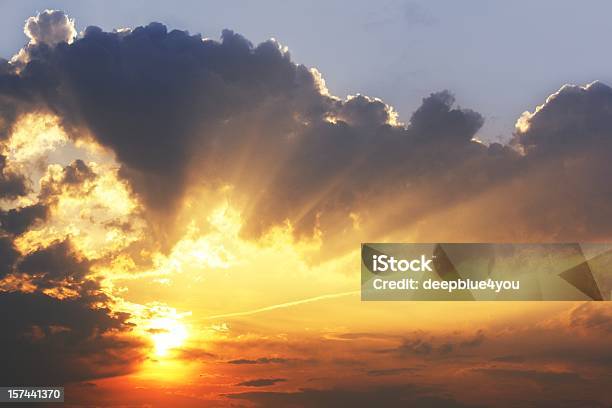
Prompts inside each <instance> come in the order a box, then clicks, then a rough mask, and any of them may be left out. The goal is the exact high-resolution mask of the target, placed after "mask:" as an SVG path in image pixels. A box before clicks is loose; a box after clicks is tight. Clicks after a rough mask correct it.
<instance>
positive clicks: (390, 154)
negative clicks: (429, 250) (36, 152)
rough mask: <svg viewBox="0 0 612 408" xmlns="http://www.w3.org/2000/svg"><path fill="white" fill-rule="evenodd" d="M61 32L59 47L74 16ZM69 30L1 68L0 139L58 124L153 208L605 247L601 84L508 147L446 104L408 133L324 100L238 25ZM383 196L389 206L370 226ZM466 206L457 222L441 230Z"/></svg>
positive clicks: (372, 102)
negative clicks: (210, 208)
mask: <svg viewBox="0 0 612 408" xmlns="http://www.w3.org/2000/svg"><path fill="white" fill-rule="evenodd" d="M45 18H46V17H45ZM54 19H57V22H56V23H53V22H54V21H55V20H54ZM54 19H51V20H49V21H51V23H52V24H58V29H57V32H59V33H64V34H65V33H66V31H65V28H66V24H67V23H66V21H68V20H67V19H61V18H59V17H54ZM39 20H41V17H39ZM51 31H52V32H56V31H53V30H51ZM62 35H63V34H62ZM62 35H59V36H58V40H57V41H55V40H53V41H51V40H48V41H42V40H41V41H35V43H34V44H29V45H28V47H27V49H26V52H27V61H29V63H28V64H27V65H25V66H23V67H22V68H21V70H20V71H19V70H17V71H19V72H18V73H17V72H16V71H15V72H11V70H10V67H9V68H4V73H3V74H2V75H0V102H1V103H4V104H5V105H6V106H7V109H6V110H5V109H3V110H2V111H3V112H4V111H6V112H8V113H6V114H4V115H5V120H4V122H5V123H6V124H5V125H3V127H4V128H6V129H8V130H5V132H10V126H11V125H10V124H11V123H12V120H13V119H11V118H14V117H15V115H17V114H18V113H19V112H24V111H27V110H32V109H36V110H43V109H46V110H48V111H51V112H53V113H55V114H57V115H59V116H60V118H61V120H62V123H63V125H64V127H65V129H66V130H67V131H68V133H69V134H70V135H71V137H73V138H79V137H82V135H92V136H93V137H94V138H95V139H96V140H97V141H99V142H100V143H101V144H102V145H104V146H106V147H109V148H111V149H112V150H113V151H114V152H115V153H116V156H117V158H118V160H119V161H120V163H121V165H122V168H121V175H122V176H123V177H124V178H126V179H127V180H129V181H130V184H131V186H132V188H133V189H134V191H135V192H136V193H137V194H138V195H139V196H140V197H141V198H142V199H143V201H144V203H145V205H146V207H147V208H148V209H150V210H152V211H153V212H155V213H161V214H164V215H168V214H173V213H175V212H176V210H177V208H178V207H179V205H180V203H181V200H182V199H183V197H184V196H185V195H186V194H188V193H189V192H190V188H192V187H193V188H195V187H194V186H197V187H198V188H201V187H204V188H206V187H209V188H215V187H216V186H220V185H227V184H230V185H233V186H234V187H235V189H234V190H233V191H235V194H236V195H237V197H238V198H237V200H236V202H240V203H244V205H243V206H242V208H241V210H242V213H241V215H242V219H243V221H244V225H243V230H242V233H243V235H244V236H248V237H259V236H261V235H262V234H263V233H265V232H266V231H268V230H269V229H270V228H271V227H274V226H277V225H284V223H285V221H289V222H290V223H291V225H292V227H293V229H294V233H295V234H296V235H297V236H312V234H313V232H314V231H315V229H318V230H319V231H322V232H323V235H324V237H334V236H337V235H338V234H336V233H339V232H342V231H347V229H348V228H351V227H353V221H354V215H355V214H357V215H362V216H363V217H367V221H369V222H370V225H369V226H366V228H369V229H366V230H365V232H364V234H371V235H376V234H379V233H380V231H387V232H389V231H393V230H401V229H402V228H404V229H406V228H408V227H410V226H412V225H415V224H417V223H418V224H419V225H424V222H425V220H427V221H428V222H431V223H432V224H433V225H432V226H431V227H424V226H423V227H420V228H424V229H425V230H424V232H423V233H422V235H423V237H428V236H433V235H434V233H435V231H439V230H441V229H445V230H449V229H450V230H451V231H450V232H449V231H446V234H447V236H451V237H453V235H452V234H451V233H452V232H455V233H456V235H462V236H463V237H464V239H465V237H466V236H467V237H477V236H480V237H483V238H485V237H486V238H489V237H492V238H495V239H502V238H504V237H508V236H511V238H512V239H517V240H519V239H522V240H525V241H529V240H532V239H538V240H542V239H543V238H544V237H545V238H546V239H548V240H576V239H599V238H605V237H607V236H610V232H611V229H612V224H610V222H609V220H612V210H611V208H612V206H610V205H608V203H609V202H610V200H611V198H612V187H609V183H606V180H607V177H608V175H609V174H610V173H611V172H612V167H611V166H612V165H611V164H610V161H609V160H608V157H609V155H610V152H611V151H612V143H610V140H611V138H610V136H609V135H610V134H611V132H610V130H612V116H611V115H610V112H611V111H612V110H611V109H610V107H611V106H612V90H611V89H610V88H609V87H607V86H606V85H603V84H601V83H595V84H593V85H590V86H588V87H576V86H565V87H563V88H562V89H561V90H560V91H559V92H558V93H556V94H555V95H553V96H551V97H550V98H549V99H548V100H547V101H546V102H545V103H544V104H543V105H542V106H541V107H540V108H538V109H537V110H536V111H535V112H534V113H532V114H524V115H523V116H522V118H521V120H520V121H519V126H518V128H517V131H516V134H515V137H514V141H513V143H512V145H511V146H504V145H501V144H496V143H493V144H491V145H484V144H482V143H479V142H477V141H475V140H474V137H475V135H476V133H477V132H478V131H479V129H480V128H481V126H482V124H483V117H482V116H481V115H480V114H479V113H477V112H475V111H473V110H470V109H465V108H461V107H458V106H457V105H456V104H455V98H454V96H453V95H452V94H451V93H450V92H448V91H442V92H437V93H432V94H431V95H429V96H427V97H426V98H424V99H423V103H422V105H421V106H420V107H419V108H418V109H417V110H416V111H415V112H414V114H413V115H412V116H411V118H410V121H409V123H407V124H406V125H403V124H399V123H397V122H396V114H395V112H394V111H393V110H392V108H391V107H389V106H388V105H386V104H385V103H384V102H383V101H381V100H379V99H375V98H370V97H367V96H364V95H357V96H353V97H349V98H347V99H346V100H341V99H338V98H336V97H333V96H331V95H329V94H328V93H327V91H326V89H325V87H324V84H323V81H322V79H321V77H320V75H319V74H318V73H317V72H316V71H314V70H309V69H307V68H306V67H304V66H302V65H297V64H295V63H294V62H292V60H291V58H290V56H289V54H288V52H286V51H285V50H284V49H283V47H281V46H280V45H279V44H278V43H277V42H275V41H272V40H271V41H267V42H264V43H261V44H259V45H256V46H254V45H253V44H251V43H250V42H249V41H248V40H247V39H245V38H244V37H242V36H240V35H238V34H236V33H234V32H232V31H229V30H225V31H223V34H222V36H221V40H220V41H213V40H203V39H202V38H201V37H200V36H198V35H189V34H188V33H186V32H183V31H177V30H174V31H168V30H167V29H166V27H165V26H164V25H162V24H159V23H152V24H149V25H148V26H145V27H137V28H135V29H133V30H128V31H121V32H104V31H103V30H101V29H100V28H97V27H89V28H87V29H86V30H85V31H84V34H83V36H81V37H80V38H78V39H76V40H75V41H74V42H72V43H70V44H69V43H68V42H69V41H70V39H69V36H67V35H65V36H63V39H62ZM14 70H15V69H13V71H14ZM494 191H496V193H495V194H493V193H492V192H494ZM487 193H489V196H487ZM13 194H16V193H13ZM487 197H488V198H487ZM502 197H511V198H512V199H503V200H502ZM381 200H382V201H384V202H385V203H391V204H392V205H390V206H389V207H390V208H385V209H384V210H386V212H384V211H380V214H378V213H376V214H374V211H373V209H378V208H379V207H380V202H381ZM487 200H488V201H487ZM461 205H463V206H467V208H466V209H465V210H466V211H465V212H466V213H469V215H470V216H469V217H468V216H464V217H461V219H460V220H459V222H461V223H463V224H464V225H462V226H458V225H455V224H458V222H457V223H453V222H449V220H448V219H444V218H440V219H436V218H435V216H436V215H437V214H441V213H444V212H445V211H448V210H449V209H453V208H456V207H458V206H461ZM430 217H431V220H430V219H429V218H430ZM352 220H353V221H352ZM167 224H168V225H172V223H167ZM437 224H440V226H441V227H443V228H441V227H440V228H439V227H438V225H437ZM432 231H433V232H432ZM428 234H429V235H428ZM495 234H497V235H495ZM338 250H340V248H338Z"/></svg>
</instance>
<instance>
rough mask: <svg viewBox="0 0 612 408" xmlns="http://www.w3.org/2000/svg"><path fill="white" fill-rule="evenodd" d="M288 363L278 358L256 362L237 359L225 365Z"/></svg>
mask: <svg viewBox="0 0 612 408" xmlns="http://www.w3.org/2000/svg"><path fill="white" fill-rule="evenodd" d="M288 361H291V360H289V359H286V358H280V357H260V358H258V359H256V360H249V359H244V358H241V359H238V360H230V361H228V362H227V363H228V364H237V365H241V364H283V363H287V362H288Z"/></svg>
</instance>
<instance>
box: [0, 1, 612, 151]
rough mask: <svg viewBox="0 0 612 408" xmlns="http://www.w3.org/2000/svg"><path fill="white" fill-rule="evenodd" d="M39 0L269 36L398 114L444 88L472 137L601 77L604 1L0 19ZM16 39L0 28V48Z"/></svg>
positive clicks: (336, 86) (169, 7)
mask: <svg viewBox="0 0 612 408" xmlns="http://www.w3.org/2000/svg"><path fill="white" fill-rule="evenodd" d="M45 8H55V9H60V10H65V11H66V12H67V13H68V14H69V15H70V16H71V17H73V18H75V20H76V24H77V29H78V30H83V29H85V28H86V27H87V26H88V25H97V26H100V27H102V28H104V29H106V30H112V29H114V28H120V27H134V26H137V25H143V24H148V23H149V22H151V21H159V22H162V23H164V24H166V25H168V27H170V28H178V29H181V30H189V32H190V33H201V34H202V35H203V36H205V37H210V38H214V39H217V38H219V36H220V34H221V31H222V30H223V29H225V28H229V29H232V30H234V31H236V32H238V33H241V34H243V35H245V36H246V37H247V38H248V39H249V40H251V41H252V42H254V43H259V42H262V41H265V40H267V39H269V38H276V39H278V40H279V41H280V42H281V43H282V44H283V45H285V46H287V47H289V50H290V51H291V54H292V56H293V58H294V60H295V61H298V62H300V63H302V64H305V65H307V66H311V67H316V68H317V69H318V70H319V71H321V72H322V73H323V74H324V76H325V78H326V80H327V82H328V84H329V88H330V90H331V91H332V93H333V94H334V95H338V96H340V97H344V96H346V95H352V94H356V93H362V94H366V95H370V96H374V97H379V98H381V99H383V100H385V101H386V102H387V103H388V104H390V105H392V106H394V107H395V109H396V110H397V111H398V112H399V113H400V118H401V119H402V120H404V121H407V120H408V119H409V118H410V114H411V113H412V112H413V111H414V110H415V109H416V108H417V107H418V106H419V105H420V103H421V99H422V98H423V97H425V96H426V95H428V94H429V93H431V92H437V91H441V90H444V89H449V90H450V91H452V92H453V93H455V95H456V96H457V99H458V102H459V104H460V105H462V106H468V107H471V108H473V109H476V110H477V111H478V112H480V113H482V114H483V116H484V117H485V125H484V127H483V128H482V130H481V132H480V133H479V137H480V138H482V139H484V140H504V141H507V140H508V139H509V138H510V137H511V136H512V132H513V131H514V124H515V121H516V118H517V117H518V116H519V115H520V114H521V113H522V112H523V111H524V110H526V109H527V108H529V107H533V106H535V105H536V104H539V103H540V102H541V100H542V99H543V98H545V97H546V96H548V95H549V94H551V93H553V92H554V91H555V90H557V89H558V88H559V87H560V86H561V85H563V84H565V83H572V84H577V85H584V84H587V83H590V82H592V81H594V80H601V81H604V82H606V81H607V82H608V83H609V82H611V81H612V78H611V75H610V72H612V56H610V55H609V53H606V52H603V50H605V49H606V48H607V46H608V44H607V39H608V38H609V37H610V35H611V34H612V33H611V30H612V29H611V28H610V26H609V24H608V20H607V16H608V15H609V14H610V13H611V12H612V5H610V3H609V2H606V1H588V2H586V3H584V4H581V5H577V4H576V3H575V2H571V1H554V0H543V1H538V2H533V1H523V0H521V1H512V2H503V3H499V2H496V3H492V2H490V1H485V0H482V1H475V0H465V1H461V2H449V1H439V0H434V1H399V0H397V1H396V0H394V1H387V0H384V1H380V2H378V1H377V2H371V1H362V0H358V1H334V2H305V3H297V4H294V3H287V2H284V1H263V2H249V1H235V2H229V3H228V2H207V1H183V2H181V4H180V6H175V5H173V4H169V3H168V2H164V1H161V2H160V1H146V2H145V1H130V2H125V1H117V0H110V1H105V2H97V1H89V0H87V1H80V2H76V1H31V0H28V1H22V2H10V1H9V2H2V5H0V11H1V13H0V23H1V24H2V25H3V26H5V27H15V26H19V25H21V24H22V23H23V21H25V19H26V18H27V17H29V16H30V15H32V13H34V12H36V11H42V10H44V9H45ZM25 40H26V38H25V36H24V35H23V33H21V32H20V31H19V30H6V33H4V35H3V36H2V38H1V39H0V53H1V55H12V54H13V53H14V52H16V51H17V50H18V49H19V48H21V46H22V45H23V43H24V41H25Z"/></svg>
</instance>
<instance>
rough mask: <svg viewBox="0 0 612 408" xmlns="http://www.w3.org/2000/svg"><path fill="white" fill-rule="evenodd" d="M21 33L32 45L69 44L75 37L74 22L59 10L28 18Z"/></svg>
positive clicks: (47, 11)
mask: <svg viewBox="0 0 612 408" xmlns="http://www.w3.org/2000/svg"><path fill="white" fill-rule="evenodd" d="M23 31H24V33H25V35H26V36H27V37H28V38H29V39H30V44H32V45H34V44H47V45H51V46H53V45H57V44H59V43H61V42H66V43H71V42H72V41H73V40H74V38H75V37H76V35H77V32H76V29H75V26H74V20H72V19H70V18H68V16H67V15H66V14H64V13H63V12H62V11H59V10H45V11H43V12H42V13H39V14H38V15H37V16H34V17H30V18H28V19H27V20H26V23H25V27H24V29H23Z"/></svg>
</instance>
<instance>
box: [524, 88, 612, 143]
mask: <svg viewBox="0 0 612 408" xmlns="http://www.w3.org/2000/svg"><path fill="white" fill-rule="evenodd" d="M519 123H524V124H525V125H527V128H523V129H521V128H520V127H519V129H517V132H516V134H515V140H514V142H515V143H518V144H519V145H520V146H521V147H522V148H523V149H525V150H526V151H528V152H534V153H541V154H547V153H548V154H551V153H559V152H566V153H574V152H581V151H583V150H584V149H592V148H593V147H594V146H606V148H608V149H609V148H610V145H611V142H612V138H611V137H610V130H611V129H612V89H611V88H610V87H608V86H607V85H605V84H603V83H601V82H593V83H592V84H589V85H588V86H585V87H581V86H575V85H565V86H563V87H562V88H561V89H560V90H559V91H557V92H556V93H554V94H553V95H551V96H550V97H548V99H547V100H546V102H545V103H544V104H543V105H541V106H540V107H538V108H537V109H536V112H535V114H531V115H529V114H527V115H526V114H524V115H523V116H522V117H521V119H520V120H519Z"/></svg>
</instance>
